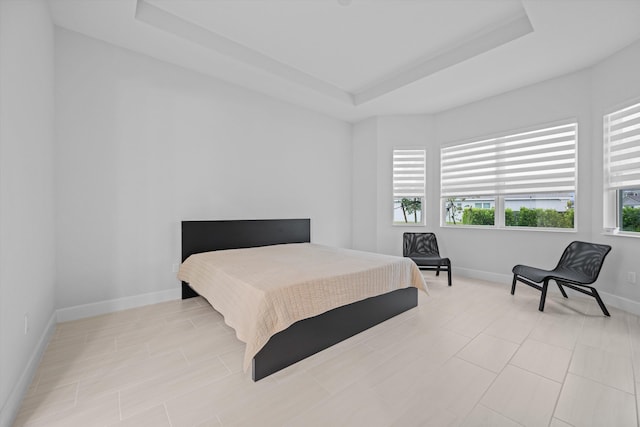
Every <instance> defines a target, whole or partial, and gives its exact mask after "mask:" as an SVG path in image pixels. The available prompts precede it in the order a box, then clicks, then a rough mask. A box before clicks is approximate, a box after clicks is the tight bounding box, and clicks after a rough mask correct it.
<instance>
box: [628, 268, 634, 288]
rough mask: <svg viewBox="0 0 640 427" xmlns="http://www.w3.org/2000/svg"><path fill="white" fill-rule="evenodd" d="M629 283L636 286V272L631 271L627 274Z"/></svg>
mask: <svg viewBox="0 0 640 427" xmlns="http://www.w3.org/2000/svg"><path fill="white" fill-rule="evenodd" d="M627 282H629V283H631V284H632V285H635V284H636V272H635V271H629V272H628V273H627Z"/></svg>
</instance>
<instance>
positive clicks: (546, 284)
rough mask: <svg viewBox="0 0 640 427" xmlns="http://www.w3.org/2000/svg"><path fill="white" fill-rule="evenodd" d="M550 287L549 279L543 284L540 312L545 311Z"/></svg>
mask: <svg viewBox="0 0 640 427" xmlns="http://www.w3.org/2000/svg"><path fill="white" fill-rule="evenodd" d="M548 287H549V279H545V280H544V282H543V283H542V295H541V296H540V305H539V306H538V310H540V311H544V302H545V300H546V299H547V288H548Z"/></svg>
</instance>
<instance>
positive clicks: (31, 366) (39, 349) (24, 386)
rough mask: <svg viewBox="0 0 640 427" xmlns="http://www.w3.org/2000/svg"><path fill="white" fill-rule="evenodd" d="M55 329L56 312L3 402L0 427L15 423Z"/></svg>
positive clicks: (0, 412) (0, 411)
mask: <svg viewBox="0 0 640 427" xmlns="http://www.w3.org/2000/svg"><path fill="white" fill-rule="evenodd" d="M55 329H56V312H55V311H54V312H53V313H51V318H50V319H49V322H48V323H47V326H46V327H45V328H44V331H43V332H42V335H41V336H40V340H39V341H38V344H37V345H36V348H35V350H34V352H33V353H32V355H31V357H30V358H29V361H28V362H27V365H26V366H25V368H24V371H22V374H21V375H20V379H18V382H17V383H16V385H15V386H14V387H13V390H11V393H9V397H8V398H7V401H6V402H5V405H4V407H3V408H2V409H1V410H0V426H1V427H9V426H10V425H12V423H13V422H14V421H15V417H16V416H17V415H18V410H19V409H20V404H21V403H22V399H24V396H25V395H26V394H27V390H28V389H29V385H30V384H31V381H33V377H34V375H35V374H36V370H37V369H38V365H39V364H40V359H42V355H43V353H44V351H45V349H46V348H47V345H49V340H50V339H51V336H52V335H53V332H54V331H55Z"/></svg>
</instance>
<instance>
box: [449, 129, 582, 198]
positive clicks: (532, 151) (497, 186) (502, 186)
mask: <svg viewBox="0 0 640 427" xmlns="http://www.w3.org/2000/svg"><path fill="white" fill-rule="evenodd" d="M577 128H578V125H577V123H569V124H563V125H558V126H553V127H548V128H544V129H537V130H533V131H528V132H522V133H517V134H514V135H507V136H501V137H498V138H491V139H486V140H482V141H474V142H469V143H463V144H457V145H452V146H448V147H442V148H441V152H440V154H441V157H440V161H441V169H440V173H441V176H440V178H441V179H440V185H441V196H442V197H452V196H480V195H481V196H498V195H510V194H530V193H549V192H570V191H575V188H576V140H577Z"/></svg>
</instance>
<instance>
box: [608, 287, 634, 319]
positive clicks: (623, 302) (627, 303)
mask: <svg viewBox="0 0 640 427" xmlns="http://www.w3.org/2000/svg"><path fill="white" fill-rule="evenodd" d="M598 293H599V294H600V297H601V298H602V300H603V301H604V303H605V305H611V306H613V307H615V308H619V309H620V310H624V311H626V312H628V313H631V314H635V315H637V316H640V302H638V301H634V300H631V299H629V298H625V297H619V296H617V295H613V294H608V293H606V292H600V291H598Z"/></svg>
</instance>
